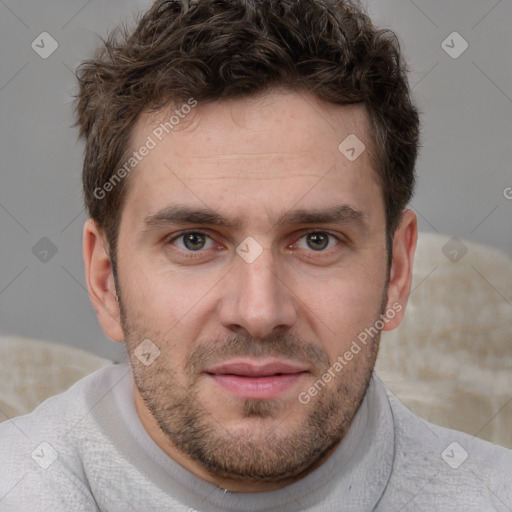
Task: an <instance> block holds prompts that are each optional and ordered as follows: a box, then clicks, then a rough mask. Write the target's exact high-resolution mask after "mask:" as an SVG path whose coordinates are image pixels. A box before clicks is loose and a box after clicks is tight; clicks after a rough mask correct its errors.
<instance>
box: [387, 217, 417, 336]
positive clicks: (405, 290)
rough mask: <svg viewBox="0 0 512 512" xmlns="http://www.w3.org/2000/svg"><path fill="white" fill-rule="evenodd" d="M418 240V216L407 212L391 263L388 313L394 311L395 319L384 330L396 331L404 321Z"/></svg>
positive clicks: (396, 238) (396, 240)
mask: <svg viewBox="0 0 512 512" xmlns="http://www.w3.org/2000/svg"><path fill="white" fill-rule="evenodd" d="M417 238H418V224H417V219H416V214H415V213H414V212H413V211H412V210H406V211H405V212H404V214H403V217H402V221H401V222H400V225H399V226H398V228H397V230H396V232H395V236H394V238H393V259H392V262H391V269H390V279H389V287H388V302H387V306H386V311H390V310H393V311H394V314H393V318H391V317H389V321H388V322H387V323H386V324H385V327H384V330H385V331H391V330H393V329H396V328H397V327H398V326H399V325H400V323H401V322H402V320H403V317H404V314H405V306H406V304H407V300H408V298H409V293H410V290H411V281H412V267H413V261H414V251H415V250H416V241H417Z"/></svg>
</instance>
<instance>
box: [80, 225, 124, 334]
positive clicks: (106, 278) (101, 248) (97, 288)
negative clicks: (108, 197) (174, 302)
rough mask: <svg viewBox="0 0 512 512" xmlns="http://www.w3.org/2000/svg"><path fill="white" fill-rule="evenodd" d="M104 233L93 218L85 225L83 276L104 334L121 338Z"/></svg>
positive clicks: (117, 306)
mask: <svg viewBox="0 0 512 512" xmlns="http://www.w3.org/2000/svg"><path fill="white" fill-rule="evenodd" d="M107 247H108V246H107V243H106V240H105V237H104V234H103V232H102V231H101V230H100V229H99V228H98V226H97V225H96V223H95V222H94V221H93V220H92V219H88V220H87V221H86V223H85V226H84V239H83V250H84V262H85V279H86V284H87V289H88V291H89V297H90V299H91V302H92V305H93V307H94V309H95V311H96V314H97V315H98V320H99V322H100V324H101V327H102V328H103V331H104V332H105V334H106V335H107V336H108V337H109V338H111V339H112V340H114V341H122V340H123V339H124V335H123V330H122V328H121V316H120V310H119V304H118V301H117V294H116V289H115V283H114V277H113V273H112V264H111V261H110V257H109V254H108V249H107Z"/></svg>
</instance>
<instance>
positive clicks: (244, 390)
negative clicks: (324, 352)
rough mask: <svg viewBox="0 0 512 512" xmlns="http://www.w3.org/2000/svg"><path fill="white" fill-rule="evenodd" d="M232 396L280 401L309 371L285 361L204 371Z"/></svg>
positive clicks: (241, 363)
mask: <svg viewBox="0 0 512 512" xmlns="http://www.w3.org/2000/svg"><path fill="white" fill-rule="evenodd" d="M203 373H204V374H205V375H207V376H208V377H209V378H210V379H212V380H213V382H214V383H215V384H216V385H218V386H220V387H221V388H222V389H224V390H226V391H228V392H229V393H231V394H233V395H236V396H240V397H243V398H250V399H253V400H268V399H271V398H276V397H278V396H279V395H281V394H283V393H284V392H285V391H288V390H289V389H291V388H292V387H294V386H296V385H297V384H298V383H299V382H300V381H302V380H303V379H304V378H305V376H306V375H308V374H309V371H308V369H307V367H306V366H304V365H300V364H296V363H289V362H284V361H276V360H274V361H267V362H266V363H263V364H262V363H261V362H259V361H257V360H243V361H242V360H238V361H232V362H228V363H223V364H221V365H218V366H215V367H211V368H208V369H207V370H205V371H204V372H203Z"/></svg>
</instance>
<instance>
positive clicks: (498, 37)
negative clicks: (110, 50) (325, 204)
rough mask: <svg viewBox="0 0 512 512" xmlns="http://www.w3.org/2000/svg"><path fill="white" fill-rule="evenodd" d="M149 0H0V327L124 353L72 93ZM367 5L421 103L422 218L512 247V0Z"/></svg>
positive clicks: (417, 202)
mask: <svg viewBox="0 0 512 512" xmlns="http://www.w3.org/2000/svg"><path fill="white" fill-rule="evenodd" d="M149 3H150V2H148V1H143V0H138V1H136V0H129V1H116V2H114V1H103V2H100V1H99V0H39V1H37V2H36V1H35V0H32V1H28V0H0V115H1V118H0V155H1V159H0V165H1V173H0V180H1V183H0V234H1V245H0V334H4V335H5V334H18V335H23V336H29V337H36V338H42V339H48V340H54V341H56V342H59V343H66V344H70V345H74V346H77V347H81V348H84V349H87V350H89V351H92V352H94V353H97V354H99V355H102V356H104V357H109V358H113V359H117V360H119V359H120V358H122V354H123V352H122V347H121V346H120V345H119V344H115V343H113V342H112V341H109V340H108V339H107V338H106V337H105V336H104V335H103V333H102V331H101V329H100V327H99V325H98V323H97V320H96V317H95V314H94V311H93V309H92V306H91V305H90V303H89V298H88V296H87V292H86V290H85V285H84V275H83V264H82V256H81V235H82V225H83V222H84V220H85V215H84V212H83V209H82V203H81V190H80V169H81V155H82V147H81V145H80V144H78V143H77V142H76V131H75V129H72V128H71V125H72V122H73V120H72V110H71V101H72V100H71V93H72V91H73V89H74V75H73V70H74V68H75V67H76V66H77V65H78V63H79V62H80V61H81V60H83V59H84V58H86V57H88V56H90V54H91V52H92V50H93V48H94V46H95V44H96V42H97V40H98V34H99V35H101V36H105V35H106V33H107V32H108V30H109V29H111V28H112V27H113V26H114V25H116V24H117V23H118V22H119V21H121V20H123V19H126V18H129V17H130V16H131V15H132V14H133V13H135V12H137V11H138V10H139V9H140V8H143V7H145V6H147V5H149ZM368 9H369V11H370V14H372V15H373V17H374V19H375V21H376V23H377V24H379V25H381V26H385V27H390V28H392V29H394V30H395V31H396V32H397V33H398V35H399V37H400V40H401V43H402V47H403V49H404V51H405V55H406V57H407V60H408V63H409V67H410V70H411V74H410V81H411V84H412V87H413V91H414V96H415V98H416V101H417V103H418V105H419V107H420V109H421V110H422V111H423V139H422V140H423V148H422V152H421V156H420V159H419V162H418V168H417V169H418V175H419V181H418V189H417V193H416V196H415V198H414V200H413V202H412V207H413V208H414V210H415V211H416V212H417V214H418V216H419V220H420V229H421V230H423V231H438V232H441V233H449V234H452V235H456V236H459V237H461V238H467V239H471V240H475V241H477V242H481V243H486V244H490V245H493V246H496V247H498V248H500V249H502V250H503V251H505V252H507V253H508V254H510V255H512V223H511V220H512V170H511V153H512V151H511V146H512V144H511V140H512V137H511V135H512V123H511V119H512V71H511V70H512V52H511V51H510V50H511V43H512V36H511V35H510V26H511V22H512V1H511V0H478V1H477V0H471V1H470V0H448V1H447V0H429V1H427V0H414V1H413V0H371V1H369V2H368ZM43 32H47V33H49V34H50V35H51V37H52V38H53V39H54V40H55V41H56V43H57V44H58V48H57V49H56V50H55V51H54V52H53V53H52V54H51V55H49V56H48V57H47V58H42V57H41V56H40V55H39V54H42V55H43V56H46V54H47V53H49V52H50V51H51V50H52V45H55V43H54V42H53V41H52V40H51V39H50V38H49V37H48V36H46V35H44V36H40V34H41V33H43ZM453 32H457V33H458V34H460V36H461V37H459V36H458V35H453V34H452V33H453ZM41 39H43V41H42V42H41ZM33 41H35V42H34V48H33V47H32V46H31V45H32V42H33ZM443 41H445V43H443ZM442 43H443V44H442ZM466 44H467V45H468V47H467V49H466V50H465V51H464V52H463V53H461V51H462V50H463V49H464V47H465V45H466ZM36 45H38V46H36ZM37 52H39V53H37ZM447 52H448V53H447ZM449 53H451V56H450V55H449ZM459 53H461V54H460V55H459ZM454 57H456V58H454ZM507 197H508V198H507ZM41 239H42V240H41ZM34 247H35V249H34ZM45 251H46V252H45ZM55 251H56V252H55ZM34 253H35V254H34Z"/></svg>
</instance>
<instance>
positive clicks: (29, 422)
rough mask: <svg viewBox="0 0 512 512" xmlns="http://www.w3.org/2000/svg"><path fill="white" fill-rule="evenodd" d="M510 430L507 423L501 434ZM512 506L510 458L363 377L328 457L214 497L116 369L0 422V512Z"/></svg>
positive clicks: (505, 511)
mask: <svg viewBox="0 0 512 512" xmlns="http://www.w3.org/2000/svg"><path fill="white" fill-rule="evenodd" d="M511 428H512V427H511ZM98 510H100V511H104V512H107V511H108V512H128V511H137V512H146V511H148V512H149V511H158V512H160V511H164V510H165V511H173V512H195V511H198V512H227V511H233V512H235V511H240V512H257V511H258V512H264V511H265V512H271V511H279V512H292V511H294V512H295V511H310V512H313V511H314V512H331V511H332V512H335V511H336V512H341V511H343V512H349V511H353V512H356V511H357V512H363V511H377V512H399V511H400V512H413V511H414V512H448V511H453V512H455V511H461V512H462V511H464V512H486V511H500V512H511V511H512V451H510V450H507V449H505V448H502V447H499V446H496V445H493V444H491V443H488V442H485V441H482V440H480V439H477V438H472V437H471V436H469V435H467V434H463V433H461V432H456V431H453V430H449V429H445V428H441V427H438V426H435V425H432V424H429V423H427V422H425V421H423V420H422V419H420V418H418V417H417V416H415V415H414V414H413V413H411V412H410V411H409V410H408V409H407V408H406V407H405V406H404V405H402V404H401V403H400V402H399V401H398V400H397V399H396V398H394V397H392V396H391V395H390V394H389V393H388V392H386V389H385V387H384V385H383V384H382V382H381V381H380V379H379V378H378V377H377V376H376V375H374V377H373V379H372V383H371V385H370V387H369V389H368V392H367V394H366V397H365V399H364V401H363V403H362V405H361V407H360V409H359V411H358V413H357V415H356V417H355V418H354V421H353V423H352V425H351V428H350V431H349V432H348V434H347V436H346V437H345V438H344V440H343V442H342V443H340V445H339V446H338V448H337V449H336V451H335V452H334V453H333V454H332V455H331V457H329V459H328V460H327V461H326V462H325V463H324V464H322V465H321V466H320V467H319V468H317V469H316V470H315V471H313V472H312V473H310V474H309V475H307V476H306V477H305V478H303V479H302V480H300V481H298V482H296V483H294V484H292V485H289V486H287V487H285V488H283V489H280V490H277V491H270V492H264V493H231V492H225V491H222V490H221V489H219V488H218V487H216V486H214V485H211V484H209V483H207V482H205V481H203V480H201V479H200V478H198V477H196V476H194V475H193V474H192V473H190V472H189V471H187V470H185V469H184V468H183V467H182V466H180V465H179V464H177V463H176V462H174V460H173V459H171V458H170V457H169V456H167V455H166V454H165V453H164V452H163V451H162V450H161V449H160V448H159V447H158V446H157V445H156V443H155V442H154V441H153V440H152V439H151V437H150V436H149V435H148V433H147V432H146V431H145V430H144V427H143V426H142V424H141V422H140V420H139V418H138V416H137V413H136V410H135V406H134V402H133V387H132V378H131V371H130V368H129V366H128V365H125V364H122V365H114V366H112V367H109V368H105V369H102V370H98V371H97V372H95V373H93V374H92V375H89V376H88V377H86V378H84V379H82V380H81V381H79V382H77V383H76V384H75V385H73V386H72V387H71V388H70V389H69V390H68V391H66V392H65V393H62V394H60V395H57V396H54V397H52V398H50V399H48V400H46V401H45V402H44V403H43V404H41V405H40V406H39V407H38V408H37V409H36V410H35V411H33V412H32V413H30V414H28V415H26V416H21V417H18V418H14V419H12V420H9V421H5V422H3V423H1V424H0V511H1V512H76V511H88V512H89V511H98Z"/></svg>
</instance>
